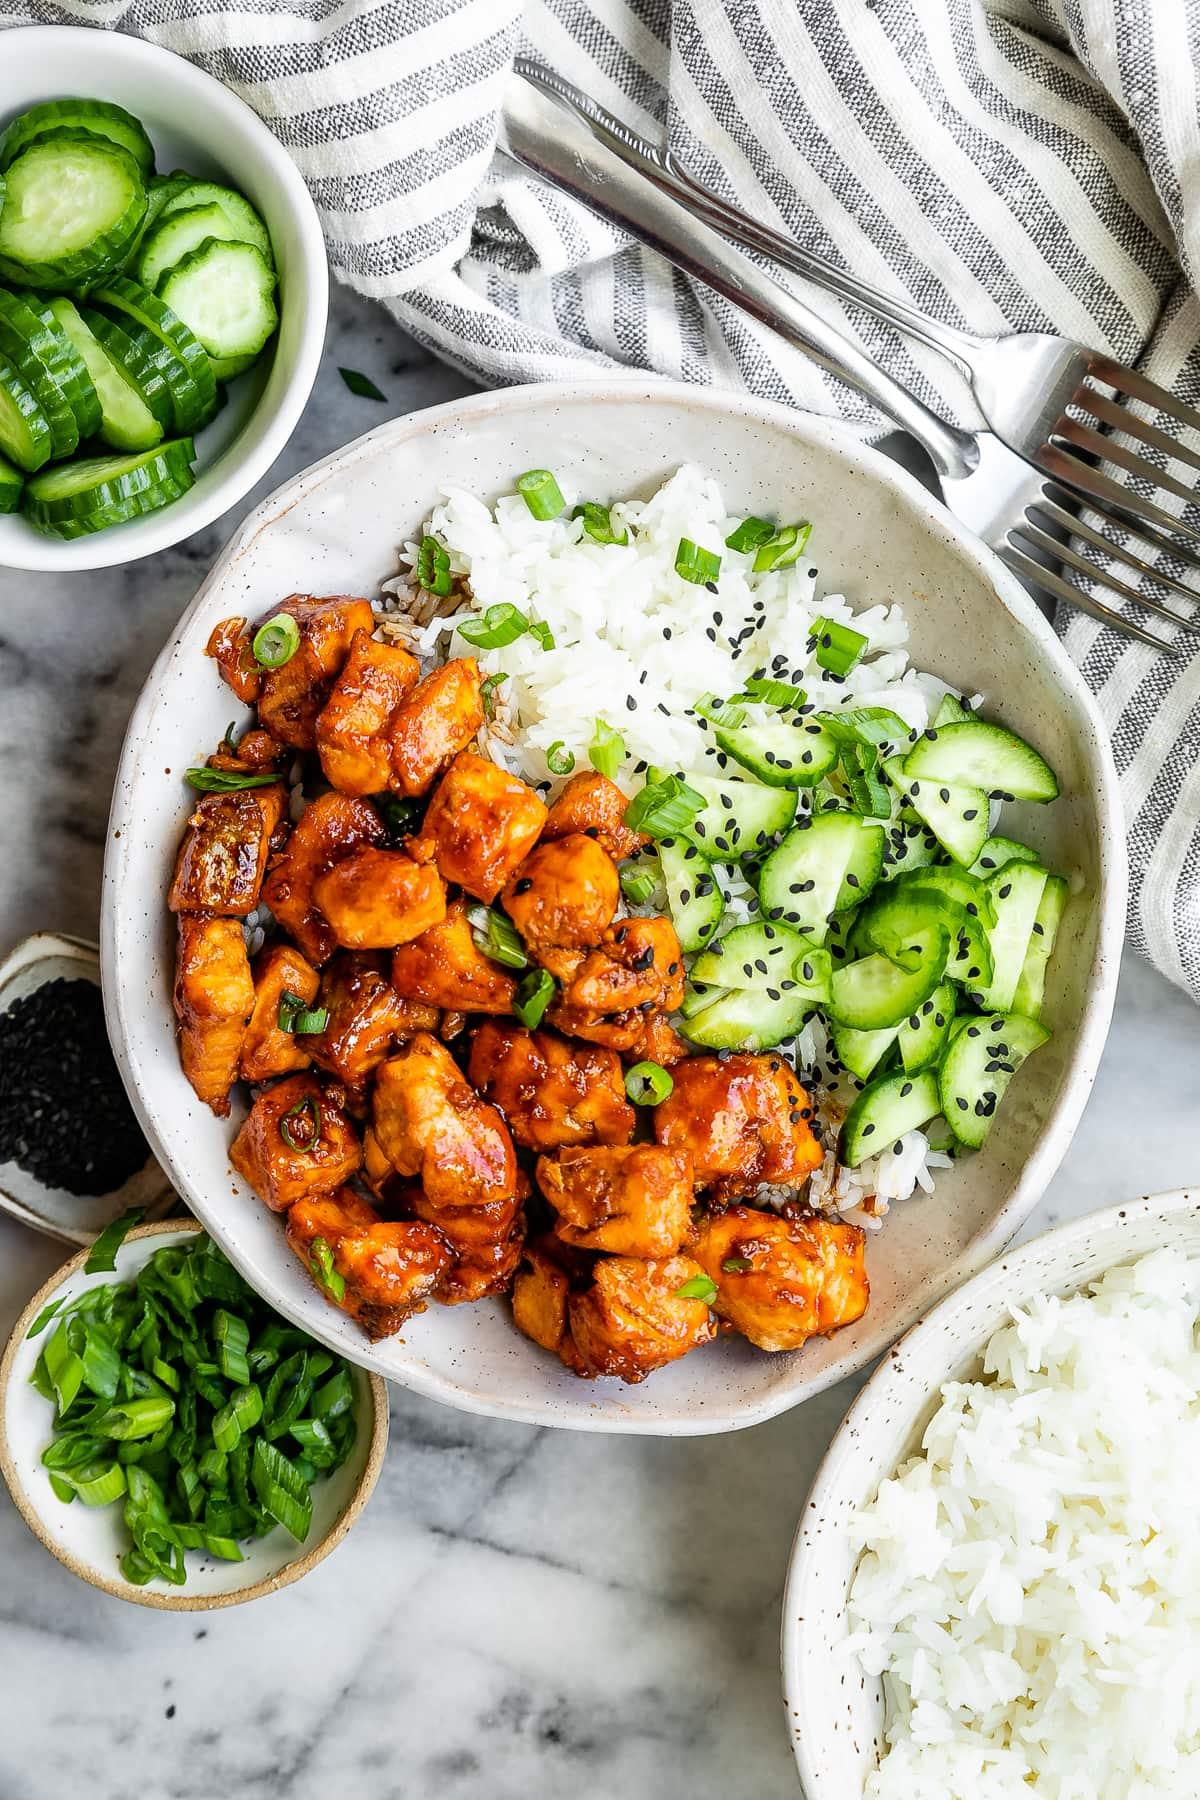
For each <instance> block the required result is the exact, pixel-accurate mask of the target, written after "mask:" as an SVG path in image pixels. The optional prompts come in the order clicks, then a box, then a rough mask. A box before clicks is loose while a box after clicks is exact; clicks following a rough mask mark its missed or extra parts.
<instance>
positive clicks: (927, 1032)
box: [897, 981, 955, 1075]
mask: <svg viewBox="0 0 1200 1800" xmlns="http://www.w3.org/2000/svg"><path fill="white" fill-rule="evenodd" d="M954 1007H955V997H954V989H953V988H952V987H951V986H950V983H949V982H948V981H943V982H942V983H941V984H940V986H938V987H935V988H934V990H933V992H932V994H930V996H929V998H928V1000H924V1001H922V1003H921V1006H920V1009H919V1010H918V1011H917V1012H915V1013H913V1014H912V1016H911V1017H910V1018H907V1019H905V1021H904V1023H903V1025H901V1027H900V1031H899V1035H898V1038H897V1043H898V1046H899V1050H900V1061H901V1062H902V1063H903V1064H904V1072H905V1074H906V1075H919V1074H920V1073H921V1072H922V1070H924V1069H933V1068H936V1067H937V1065H938V1063H940V1062H941V1060H942V1056H943V1054H944V1052H945V1049H946V1045H947V1044H948V1043H949V1042H950V1032H951V1028H952V1026H953V1024H954Z"/></svg>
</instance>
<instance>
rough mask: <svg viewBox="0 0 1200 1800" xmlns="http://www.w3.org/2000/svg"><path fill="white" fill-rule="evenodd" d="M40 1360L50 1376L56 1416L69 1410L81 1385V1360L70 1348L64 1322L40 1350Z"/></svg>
mask: <svg viewBox="0 0 1200 1800" xmlns="http://www.w3.org/2000/svg"><path fill="white" fill-rule="evenodd" d="M42 1360H43V1361H44V1362H45V1365H46V1373H47V1375H48V1376H49V1377H50V1385H51V1387H52V1388H53V1390H54V1397H55V1399H56V1400H57V1402H58V1416H59V1418H60V1419H61V1418H62V1416H63V1414H64V1413H65V1412H67V1411H69V1409H70V1407H71V1405H72V1403H73V1401H74V1399H75V1396H76V1395H77V1394H78V1392H79V1390H80V1388H81V1387H82V1386H83V1362H82V1359H81V1358H80V1357H78V1356H76V1354H75V1352H74V1351H73V1350H72V1348H71V1342H70V1339H69V1337H68V1336H67V1327H66V1323H65V1322H63V1323H60V1325H59V1327H58V1330H57V1331H56V1332H55V1333H54V1335H53V1337H52V1338H51V1339H50V1340H49V1342H48V1343H47V1345H46V1348H45V1349H44V1350H43V1351H42Z"/></svg>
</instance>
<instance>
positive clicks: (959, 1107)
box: [938, 1013, 1050, 1150]
mask: <svg viewBox="0 0 1200 1800" xmlns="http://www.w3.org/2000/svg"><path fill="white" fill-rule="evenodd" d="M1049 1036H1050V1033H1049V1032H1048V1031H1047V1030H1046V1028H1045V1026H1044V1025H1039V1024H1038V1023H1037V1021H1036V1020H1035V1019H1024V1018H1020V1017H1019V1016H1018V1015H1016V1014H1013V1013H1008V1014H1005V1013H980V1014H979V1016H978V1017H977V1018H973V1019H970V1020H966V1021H964V1029H962V1030H960V1031H958V1032H957V1033H956V1035H955V1036H954V1038H953V1040H952V1042H951V1044H950V1048H949V1049H948V1050H947V1052H946V1056H945V1059H944V1061H943V1063H942V1066H941V1070H940V1072H939V1075H938V1087H939V1092H940V1095H941V1110H942V1112H943V1113H944V1114H945V1117H946V1123H947V1124H948V1125H949V1127H950V1129H951V1131H952V1132H953V1133H954V1135H955V1137H956V1138H957V1139H958V1141H959V1143H960V1144H963V1145H965V1146H966V1148H967V1149H968V1150H978V1149H979V1148H980V1147H981V1146H982V1144H983V1143H984V1141H985V1140H986V1138H987V1135H988V1132H989V1131H990V1130H991V1128H992V1121H993V1119H994V1118H995V1116H996V1114H997V1112H998V1111H999V1109H1000V1105H1001V1102H1002V1101H1003V1099H1004V1096H1005V1093H1006V1092H1007V1090H1008V1084H1009V1082H1010V1080H1011V1079H1012V1075H1014V1074H1015V1073H1016V1071H1017V1069H1019V1068H1020V1067H1021V1064H1022V1063H1023V1062H1024V1061H1025V1059H1026V1058H1027V1057H1029V1056H1032V1054H1033V1052H1034V1051H1035V1050H1039V1049H1040V1048H1041V1046H1042V1045H1043V1044H1044V1043H1045V1042H1046V1041H1047V1039H1048V1038H1049ZM993 1043H1001V1044H1006V1045H1007V1046H1008V1049H1009V1055H1008V1056H1006V1057H1005V1058H1004V1060H1005V1062H1009V1063H1012V1064H1014V1065H1015V1066H1014V1068H1013V1069H1012V1070H1011V1072H1010V1071H1009V1070H1004V1069H1001V1070H995V1069H993V1070H988V1069H987V1067H986V1064H987V1063H988V1062H989V1061H992V1060H995V1059H994V1058H992V1057H990V1055H989V1051H990V1049H991V1048H992V1045H993ZM975 1065H978V1067H976V1066H975ZM985 1081H986V1082H990V1083H991V1084H992V1085H991V1087H990V1088H987V1087H984V1086H983V1085H982V1084H983V1083H984V1082H985ZM988 1093H992V1094H993V1095H994V1096H995V1098H994V1100H993V1102H992V1106H991V1110H990V1111H984V1112H982V1113H981V1112H977V1111H976V1106H977V1105H978V1103H979V1101H980V1100H983V1099H984V1097H985V1096H986V1095H987V1094H988Z"/></svg>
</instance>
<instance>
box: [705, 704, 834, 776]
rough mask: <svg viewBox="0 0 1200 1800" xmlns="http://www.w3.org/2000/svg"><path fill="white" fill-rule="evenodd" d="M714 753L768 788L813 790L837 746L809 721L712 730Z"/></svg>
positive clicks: (827, 734)
mask: <svg viewBox="0 0 1200 1800" xmlns="http://www.w3.org/2000/svg"><path fill="white" fill-rule="evenodd" d="M713 738H714V741H715V742H716V744H717V747H718V749H721V750H723V751H724V752H725V754H726V755H727V756H732V758H733V760H734V762H736V763H740V764H741V766H742V768H743V769H749V771H750V773H751V774H752V775H754V776H757V778H758V780H759V781H765V782H766V784H767V786H768V787H785V788H801V787H815V786H816V784H817V782H818V781H820V780H821V778H822V777H823V776H824V775H827V774H828V773H829V771H830V769H832V767H833V765H834V763H836V761H837V759H838V747H837V743H836V741H835V740H834V738H832V737H831V736H830V734H829V732H827V731H825V730H824V729H823V728H822V727H821V726H820V725H817V724H815V723H814V722H813V721H812V720H811V719H810V720H808V721H804V720H797V722H796V723H795V724H794V725H790V724H788V723H787V722H786V721H784V720H782V719H779V720H772V721H771V722H770V724H767V725H744V726H738V727H737V729H736V730H729V729H727V728H726V729H722V728H720V727H717V728H714V730H713Z"/></svg>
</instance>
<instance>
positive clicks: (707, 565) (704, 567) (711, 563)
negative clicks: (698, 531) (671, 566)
mask: <svg viewBox="0 0 1200 1800" xmlns="http://www.w3.org/2000/svg"><path fill="white" fill-rule="evenodd" d="M675 573H676V574H677V575H681V576H682V577H683V579H684V580H685V581H691V582H694V583H695V585H696V586H697V587H705V586H706V585H707V584H708V582H710V581H715V580H716V579H717V576H718V575H719V574H720V573H721V559H720V557H719V556H718V555H717V554H716V552H715V551H712V550H705V549H704V547H703V546H702V545H701V544H694V543H693V542H692V540H691V538H680V540H679V548H678V550H676V552H675Z"/></svg>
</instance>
